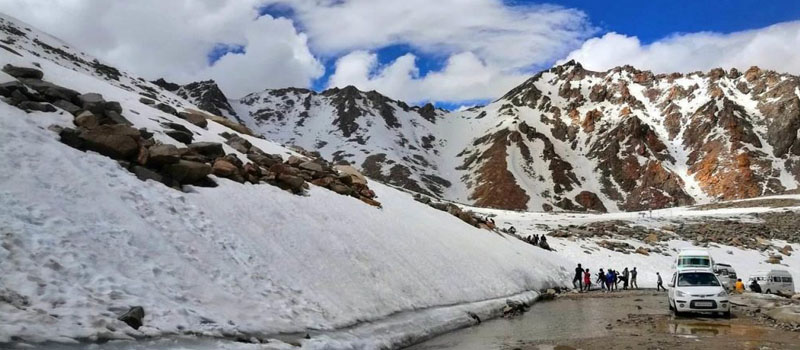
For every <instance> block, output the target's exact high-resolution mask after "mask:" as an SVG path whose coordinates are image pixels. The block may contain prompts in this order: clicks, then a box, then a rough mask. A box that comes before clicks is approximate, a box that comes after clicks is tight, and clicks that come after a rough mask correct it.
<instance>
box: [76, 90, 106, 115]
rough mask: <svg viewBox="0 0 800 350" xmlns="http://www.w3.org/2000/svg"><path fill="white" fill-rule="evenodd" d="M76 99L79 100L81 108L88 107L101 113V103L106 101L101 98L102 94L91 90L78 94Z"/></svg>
mask: <svg viewBox="0 0 800 350" xmlns="http://www.w3.org/2000/svg"><path fill="white" fill-rule="evenodd" d="M78 101H80V105H81V107H82V108H83V109H88V110H90V111H92V112H95V113H101V112H102V111H103V105H104V104H105V102H106V100H104V99H103V95H100V94H98V93H93V92H92V93H88V94H83V95H79V96H78Z"/></svg>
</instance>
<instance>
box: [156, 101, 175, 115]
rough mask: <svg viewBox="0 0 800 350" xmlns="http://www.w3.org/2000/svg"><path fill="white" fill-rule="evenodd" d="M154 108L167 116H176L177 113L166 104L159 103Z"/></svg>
mask: <svg viewBox="0 0 800 350" xmlns="http://www.w3.org/2000/svg"><path fill="white" fill-rule="evenodd" d="M155 108H156V109H158V110H160V111H162V112H164V113H167V114H172V115H178V111H177V110H176V109H175V108H173V107H172V106H170V105H168V104H164V103H159V104H157V105H155Z"/></svg>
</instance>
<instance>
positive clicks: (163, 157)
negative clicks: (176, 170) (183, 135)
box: [147, 145, 182, 167]
mask: <svg viewBox="0 0 800 350" xmlns="http://www.w3.org/2000/svg"><path fill="white" fill-rule="evenodd" d="M149 151H150V157H149V158H148V162H147V164H148V165H152V166H155V167H160V166H164V165H167V164H175V163H177V162H178V161H179V160H180V159H181V158H180V157H181V153H182V152H181V151H180V150H179V149H178V147H175V146H174V145H154V146H152V147H150V149H149Z"/></svg>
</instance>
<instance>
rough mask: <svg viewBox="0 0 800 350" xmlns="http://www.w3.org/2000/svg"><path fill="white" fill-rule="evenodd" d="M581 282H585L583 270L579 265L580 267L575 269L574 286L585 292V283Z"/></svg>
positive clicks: (579, 265)
mask: <svg viewBox="0 0 800 350" xmlns="http://www.w3.org/2000/svg"><path fill="white" fill-rule="evenodd" d="M581 281H583V268H582V267H581V264H578V267H576V268H575V277H574V278H573V279H572V286H573V287H575V289H577V290H583V283H582V282H581ZM575 282H577V283H575Z"/></svg>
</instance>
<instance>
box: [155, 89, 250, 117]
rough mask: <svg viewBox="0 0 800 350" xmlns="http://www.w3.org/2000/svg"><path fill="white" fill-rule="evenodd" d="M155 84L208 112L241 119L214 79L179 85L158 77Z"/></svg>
mask: <svg viewBox="0 0 800 350" xmlns="http://www.w3.org/2000/svg"><path fill="white" fill-rule="evenodd" d="M153 84H156V85H158V86H160V87H161V88H163V89H165V90H168V91H171V92H174V93H175V94H176V95H178V96H180V97H183V98H184V99H186V100H187V101H189V102H191V103H193V104H194V105H196V106H197V107H200V109H202V110H204V111H206V112H209V113H211V114H214V115H219V116H223V117H228V118H232V119H234V120H236V121H239V119H238V117H237V115H236V111H234V110H233V107H232V106H231V104H230V103H229V102H228V97H226V96H225V94H224V93H223V92H222V90H220V88H219V86H217V83H216V82H215V81H213V80H206V81H198V82H193V83H189V84H186V85H178V84H175V83H170V82H167V81H165V80H164V79H158V80H156V81H153Z"/></svg>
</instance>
